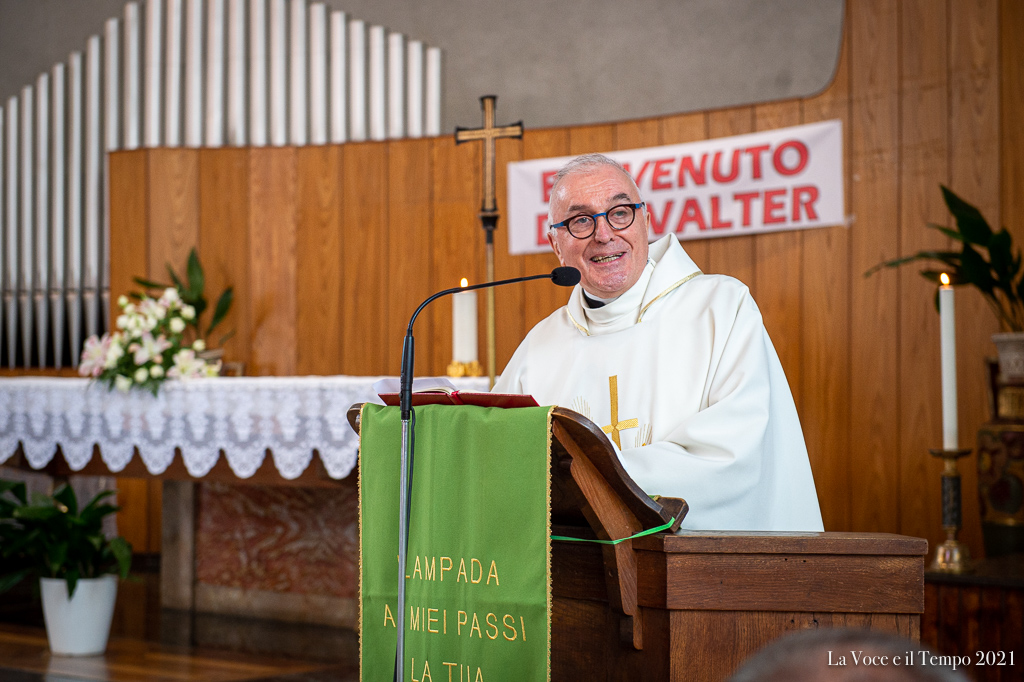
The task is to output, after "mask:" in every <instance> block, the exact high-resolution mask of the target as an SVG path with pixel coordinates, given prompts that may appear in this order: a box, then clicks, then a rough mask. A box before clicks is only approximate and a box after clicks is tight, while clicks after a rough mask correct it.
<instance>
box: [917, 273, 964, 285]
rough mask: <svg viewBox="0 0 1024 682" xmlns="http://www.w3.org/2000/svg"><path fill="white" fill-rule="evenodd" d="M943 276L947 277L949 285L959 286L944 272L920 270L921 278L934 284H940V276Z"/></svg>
mask: <svg viewBox="0 0 1024 682" xmlns="http://www.w3.org/2000/svg"><path fill="white" fill-rule="evenodd" d="M943 275H948V276H949V283H950V284H959V282H957V281H956V279H955V278H954V277H953V276H952V275H951V274H950V273H949V272H948V271H946V270H922V271H921V276H922V277H924V278H925V279H926V280H928V281H929V282H935V283H936V284H941V283H942V276H943Z"/></svg>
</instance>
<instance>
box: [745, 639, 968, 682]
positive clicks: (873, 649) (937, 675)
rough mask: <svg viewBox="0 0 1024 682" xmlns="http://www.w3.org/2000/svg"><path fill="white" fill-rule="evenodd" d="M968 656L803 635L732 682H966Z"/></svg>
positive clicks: (757, 658) (754, 659) (776, 647)
mask: <svg viewBox="0 0 1024 682" xmlns="http://www.w3.org/2000/svg"><path fill="white" fill-rule="evenodd" d="M970 662H971V657H970V655H969V654H966V655H964V656H940V655H938V654H936V653H934V652H932V651H931V650H930V649H928V647H926V646H924V645H922V644H919V643H916V642H912V641H910V640H909V639H904V638H902V637H897V636H895V635H890V634H885V633H881V632H873V631H870V630H854V629H847V628H821V629H815V630H801V631H799V632H796V633H793V634H790V635H785V636H783V637H780V638H779V639H777V640H775V641H774V642H772V643H771V644H769V645H768V646H766V647H765V648H763V649H761V651H759V652H757V653H756V654H754V655H753V656H751V657H750V658H748V659H747V660H746V661H745V662H744V663H743V665H741V666H740V667H739V669H737V670H736V672H735V673H733V675H732V677H730V678H729V682H804V681H807V682H811V681H815V682H817V681H818V680H829V681H833V680H834V681H837V682H967V677H966V675H964V673H962V672H960V671H961V670H962V669H963V668H965V667H967V666H968V665H969V664H970ZM954 668H955V669H954Z"/></svg>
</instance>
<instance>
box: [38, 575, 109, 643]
mask: <svg viewBox="0 0 1024 682" xmlns="http://www.w3.org/2000/svg"><path fill="white" fill-rule="evenodd" d="M39 588H40V591H41V592H42V597H43V620H45V621H46V637H47V639H49V640H50V651H51V652H52V653H54V654H56V655H58V656H95V655H98V654H102V653H103V652H104V651H105V650H106V648H107V638H108V637H109V636H110V622H111V621H112V620H113V618H114V602H115V601H116V600H117V576H116V575H105V576H102V577H100V578H83V579H80V580H79V581H78V585H77V587H75V594H74V596H73V597H72V598H71V599H70V600H69V599H68V585H67V582H65V581H64V579H63V578H40V579H39Z"/></svg>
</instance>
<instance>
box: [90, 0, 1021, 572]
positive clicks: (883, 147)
mask: <svg viewBox="0 0 1024 682" xmlns="http://www.w3.org/2000/svg"><path fill="white" fill-rule="evenodd" d="M1021 35H1024V3H1020V2H1018V1H1017V0H1001V1H1000V0H949V1H948V2H941V1H940V2H936V1H935V0H888V1H885V0H877V1H876V0H850V1H849V2H848V5H847V17H846V22H845V26H844V32H843V36H844V37H843V45H842V53H841V58H840V60H839V65H838V69H837V72H836V75H835V78H834V80H833V82H832V84H831V85H830V86H829V87H828V88H827V89H826V90H825V91H823V92H822V93H820V94H819V95H817V96H814V97H809V98H806V99H801V100H793V101H786V102H777V103H770V104H759V105H753V106H744V107H735V108H731V109H725V110H716V111H707V112H698V113H691V114H682V115H678V116H668V117H663V118H656V119H648V120H640V121H628V122H623V123H616V124H608V125H596V126H585V127H572V128H554V129H545V130H529V131H527V132H526V134H525V135H524V137H523V139H522V140H521V141H501V142H499V144H498V149H499V154H498V164H497V167H498V198H499V207H500V208H501V210H502V211H504V210H505V206H504V205H503V203H504V200H505V189H504V187H505V164H506V163H507V162H509V161H514V160H519V159H532V158H541V157H549V156H560V155H565V154H578V153H584V152H591V151H608V150H614V149H629V148H635V147H643V146H653V145H660V144H672V143H679V142H686V141H693V140H701V139H706V138H711V137H719V136H725V135H734V134H739V133H746V132H751V131H756V130H768V129H772V128H776V127H779V126H788V125H794V124H799V123H808V122H812V121H821V120H827V119H835V118H838V119H841V120H842V121H843V130H844V135H845V151H844V164H845V167H846V172H845V175H846V193H847V212H848V214H849V215H850V224H849V225H848V226H839V227H833V228H829V229H818V230H809V231H800V232H788V233H780V234H772V235H762V236H747V237H736V238H730V239H716V240H710V241H690V242H686V243H685V247H686V249H687V250H688V251H689V252H690V254H691V255H692V256H693V258H694V260H696V261H697V263H698V264H699V265H700V266H701V267H702V268H703V269H704V270H705V271H707V272H715V273H725V274H729V275H733V276H735V277H737V278H739V279H740V280H742V281H743V282H745V283H747V284H748V285H749V286H750V288H751V290H752V291H753V293H754V297H755V299H756V300H757V301H758V303H759V305H760V307H761V310H762V312H763V314H764V318H765V322H766V325H767V327H768V329H769V332H770V333H771V336H772V339H773V340H774V342H775V345H776V347H777V348H778V351H779V355H780V356H781V358H782V363H783V366H784V367H785V370H786V374H787V376H788V377H789V380H790V384H791V386H792V389H793V393H794V396H795V398H796V403H797V407H798V409H799V412H800V416H801V419H802V422H803V425H804V431H805V435H806V439H807V444H808V449H809V451H810V455H811V463H812V466H813V469H814V473H815V478H816V480H817V484H818V494H819V498H820V500H821V506H822V512H823V515H824V519H825V527H826V529H827V530H835V531H841V530H858V531H886V532H899V533H904V534H908V535H916V536H922V537H926V538H928V539H929V540H930V541H932V542H933V543H934V542H937V541H938V540H940V539H941V531H940V505H939V472H940V469H941V467H940V465H939V463H938V462H937V461H936V460H935V459H934V458H932V457H931V456H929V454H928V448H930V447H937V446H939V445H940V444H941V441H940V437H941V424H940V422H941V416H940V404H939V402H940V401H939V347H938V339H937V336H938V316H937V315H936V313H935V311H934V308H933V306H932V295H933V293H934V292H933V289H932V287H931V286H930V285H929V284H928V283H927V282H925V281H924V280H923V279H922V278H921V277H920V276H919V275H917V274H916V272H915V271H914V270H912V269H909V268H908V269H904V270H901V271H886V272H882V273H880V274H878V275H875V276H873V277H871V278H867V279H865V278H864V276H863V273H864V271H865V270H867V269H868V268H869V267H870V266H872V265H874V264H876V263H878V262H879V261H881V260H882V259H886V258H893V257H896V256H899V255H903V254H908V253H912V252H914V251H915V250H917V249H920V248H922V247H926V246H941V245H942V242H943V239H942V238H938V239H937V238H936V234H935V233H934V232H932V231H930V230H927V229H926V228H925V226H924V225H925V223H926V222H927V221H932V222H939V223H944V222H948V216H947V213H946V210H945V207H944V205H943V203H942V200H941V196H940V192H939V183H945V184H947V185H949V186H950V187H952V188H953V189H954V190H955V191H956V192H958V193H959V194H961V195H962V196H964V197H965V198H966V199H968V200H969V201H971V202H973V203H975V204H976V205H978V206H979V207H980V208H981V209H982V211H983V212H984V214H985V215H986V216H987V217H988V218H989V219H990V221H992V222H993V223H996V224H999V223H1002V224H1005V225H1006V226H1007V227H1008V228H1009V229H1010V230H1011V231H1012V233H1013V235H1014V237H1015V239H1017V241H1018V243H1024V192H1022V191H1021V190H1022V187H1024V133H1022V132H1021V130H1022V128H1021V121H1022V120H1024V48H1022V45H1021V41H1020V39H1019V38H1020V36H1021ZM527 123H529V122H527ZM479 175H480V150H479V149H478V145H462V146H458V147H456V146H455V145H454V143H453V140H452V137H451V136H445V137H440V138H435V139H422V140H403V141H396V142H387V143H364V144H347V145H344V146H336V147H316V148H299V149H296V148H275V149H269V148H265V149H209V150H206V149H204V150H150V151H135V152H118V153H116V154H113V155H112V156H111V158H110V178H111V194H112V198H111V199H112V200H111V206H112V213H111V233H112V244H113V249H112V268H111V270H112V273H113V278H114V279H113V282H112V290H113V293H114V294H115V295H116V294H118V293H121V292H123V291H127V290H129V289H131V286H130V278H131V276H132V275H136V274H147V275H149V276H152V277H163V272H164V263H165V262H167V261H170V262H171V263H173V264H175V265H176V266H177V267H180V266H181V264H183V263H184V261H185V257H186V254H187V252H188V250H189V248H190V247H191V246H192V245H194V244H195V245H198V247H199V251H200V254H201V257H202V259H203V262H204V263H205V265H206V268H207V277H208V282H209V286H210V288H211V290H212V291H215V292H219V290H220V288H221V287H222V286H224V285H225V284H227V283H230V284H233V285H234V287H235V291H236V305H235V307H234V310H233V311H232V313H231V316H230V317H229V319H228V321H227V326H226V328H228V329H231V328H233V329H235V330H236V332H237V333H236V335H235V336H234V338H232V339H231V340H230V341H228V342H227V345H226V348H227V352H228V355H229V359H231V360H241V361H244V362H246V363H247V364H248V370H249V373H251V374H257V375H262V374H277V375H281V374H339V373H340V374H356V375H373V374H385V373H387V374H396V373H397V372H398V369H399V358H400V350H401V340H402V336H403V330H404V327H405V325H406V323H407V320H408V316H409V315H410V313H411V312H412V310H413V309H414V308H415V306H416V305H417V304H418V303H419V302H420V301H421V300H422V299H424V298H425V297H426V296H427V295H429V294H430V293H431V292H433V291H435V290H438V289H441V288H445V287H448V286H454V285H456V284H457V282H458V280H459V278H460V277H464V276H465V277H468V278H469V279H470V280H471V281H481V280H482V277H483V235H482V231H481V229H480V228H479V227H478V221H477V217H476V211H477V207H478V206H479V203H480V196H481V191H480V186H479V183H480V180H479ZM500 227H504V226H503V225H502V226H500ZM496 250H497V255H496V271H497V276H498V277H499V278H503V277H512V276H516V275H522V274H529V273H535V272H544V271H546V270H550V269H551V268H552V267H554V266H555V265H557V263H556V260H555V258H554V256H552V255H533V256H525V257H512V256H509V255H508V253H507V244H506V234H505V232H504V231H500V232H499V234H498V239H497V249H496ZM565 297H566V294H565V292H564V290H559V289H558V288H556V287H551V286H547V285H545V284H543V283H533V284H529V285H525V286H522V287H507V288H503V289H500V290H498V292H497V295H496V298H497V314H498V323H499V329H498V359H497V364H498V367H499V368H501V367H502V366H503V365H504V364H505V362H506V361H507V360H508V358H509V357H510V356H511V354H512V351H513V350H514V349H515V347H516V345H517V344H518V343H519V341H520V340H521V339H522V337H523V336H524V335H525V333H526V331H527V330H529V329H530V327H531V326H532V325H533V324H534V323H536V322H537V321H538V320H540V319H541V318H543V317H544V316H546V315H548V314H549V313H550V312H551V311H552V310H554V309H555V308H556V307H557V306H559V305H561V304H562V303H563V302H564V299H565ZM957 297H958V302H957V308H958V338H957V344H958V349H959V356H958V357H959V381H960V399H959V405H960V433H961V444H962V445H964V446H967V447H972V446H973V445H974V442H973V441H974V433H975V431H976V429H977V427H978V425H979V424H981V423H982V422H984V421H985V420H986V419H987V414H988V411H987V407H986V389H985V378H984V376H985V375H984V372H983V370H982V362H983V359H984V358H985V357H986V356H988V355H990V354H992V353H993V351H994V349H993V347H992V345H991V343H990V340H989V337H990V335H991V334H992V333H993V332H995V331H997V326H996V321H995V320H994V319H993V317H992V315H991V314H990V312H989V310H988V308H987V307H986V306H985V305H984V303H983V302H982V300H981V299H980V297H979V296H977V295H976V294H975V293H974V292H973V291H966V290H963V291H960V292H958V294H957ZM481 301H482V297H481ZM450 305H451V304H450V300H441V301H438V302H437V303H436V304H434V305H433V306H432V307H431V309H429V313H426V314H425V315H424V316H423V317H421V318H420V321H419V322H418V325H417V338H418V339H419V343H418V344H417V345H418V348H419V353H418V364H417V369H418V373H419V374H439V373H443V371H444V368H445V365H446V364H447V362H448V361H449V359H450V357H451V337H450V322H449V320H450V315H451V312H450V311H451V308H450ZM482 319H483V315H481V320H482ZM480 338H481V339H483V338H484V334H483V330H482V329H481V334H480ZM973 467H974V460H973V458H972V459H968V460H966V461H964V462H961V469H962V470H963V471H964V490H965V494H964V502H965V505H964V506H965V508H964V521H965V530H964V532H963V534H962V537H963V538H965V539H966V540H967V542H968V543H969V545H970V547H971V549H972V550H973V551H974V553H975V554H979V553H980V552H981V542H980V526H979V517H978V506H977V501H976V499H975V496H974V494H973V491H974V489H975V488H974V486H975V484H976V478H975V475H974V473H973Z"/></svg>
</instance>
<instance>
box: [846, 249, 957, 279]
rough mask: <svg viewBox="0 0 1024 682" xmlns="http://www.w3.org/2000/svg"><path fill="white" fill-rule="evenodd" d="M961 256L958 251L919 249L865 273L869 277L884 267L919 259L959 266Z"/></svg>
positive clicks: (895, 266) (884, 262) (897, 265)
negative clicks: (911, 254) (912, 253)
mask: <svg viewBox="0 0 1024 682" xmlns="http://www.w3.org/2000/svg"><path fill="white" fill-rule="evenodd" d="M960 257H961V254H960V253H959V252H957V251H918V252H917V253H915V254H914V255H913V256H903V257H902V258H894V259H892V260H887V261H883V262H881V263H879V264H878V265H876V266H874V267H872V268H870V269H869V270H868V271H867V272H865V273H864V276H865V277H868V276H870V275H872V274H874V273H875V272H877V271H878V270H881V269H882V268H897V267H899V266H901V265H905V264H907V263H912V262H914V261H919V260H937V261H941V262H943V263H946V264H947V265H949V266H951V267H952V268H958V267H959V265H960Z"/></svg>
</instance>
